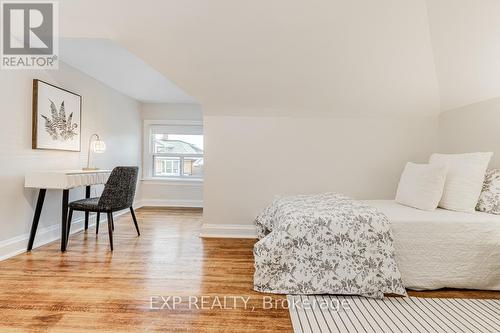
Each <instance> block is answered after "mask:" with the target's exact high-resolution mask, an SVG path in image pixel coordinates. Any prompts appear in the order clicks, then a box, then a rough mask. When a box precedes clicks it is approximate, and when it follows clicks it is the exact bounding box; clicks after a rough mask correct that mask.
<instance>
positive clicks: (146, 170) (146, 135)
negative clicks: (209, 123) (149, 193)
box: [142, 119, 203, 179]
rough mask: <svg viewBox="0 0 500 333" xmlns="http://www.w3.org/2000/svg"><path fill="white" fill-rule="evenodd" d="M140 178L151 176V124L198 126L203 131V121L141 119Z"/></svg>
mask: <svg viewBox="0 0 500 333" xmlns="http://www.w3.org/2000/svg"><path fill="white" fill-rule="evenodd" d="M142 125H143V126H142V178H145V179H148V178H152V176H153V175H152V170H153V159H152V158H151V156H152V153H151V150H152V147H151V135H150V134H151V126H154V125H167V126H168V125H174V126H182V125H185V126H200V127H201V130H202V132H203V121H201V120H149V119H145V120H143V121H142Z"/></svg>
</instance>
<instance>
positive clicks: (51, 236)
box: [0, 204, 136, 261]
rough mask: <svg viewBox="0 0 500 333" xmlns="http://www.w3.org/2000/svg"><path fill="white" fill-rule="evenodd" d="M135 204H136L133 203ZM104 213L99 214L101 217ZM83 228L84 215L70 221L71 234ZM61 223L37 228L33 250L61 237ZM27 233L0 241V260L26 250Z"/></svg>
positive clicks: (91, 217)
mask: <svg viewBox="0 0 500 333" xmlns="http://www.w3.org/2000/svg"><path fill="white" fill-rule="evenodd" d="M134 206H136V204H134ZM127 212H129V210H128V209H127V210H122V211H120V212H116V213H114V216H120V215H123V214H125V213H127ZM105 215H106V214H101V217H103V216H105ZM95 218H96V216H95V214H92V215H91V216H90V218H89V228H90V227H93V226H95ZM101 223H107V218H106V217H104V218H103V219H102V220H101ZM83 228H84V217H82V218H79V219H77V220H74V221H73V223H71V234H75V233H77V232H80V231H82V230H83ZM60 237H61V223H60V222H58V223H53V224H52V225H50V226H47V227H44V228H38V230H37V232H36V237H35V243H34V244H33V251H36V250H35V249H36V248H37V247H40V246H42V245H45V244H48V243H51V242H54V241H59V240H60V239H61V238H60ZM28 240H29V233H26V234H24V235H19V236H16V237H12V238H10V239H6V240H3V241H1V242H0V261H2V260H5V259H8V258H11V257H13V256H16V255H18V254H21V253H23V252H26V247H27V245H28Z"/></svg>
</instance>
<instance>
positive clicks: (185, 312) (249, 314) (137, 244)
mask: <svg viewBox="0 0 500 333" xmlns="http://www.w3.org/2000/svg"><path fill="white" fill-rule="evenodd" d="M201 217H202V213H201V211H200V210H189V209H153V208H143V209H139V210H137V218H138V220H139V226H140V228H141V237H137V236H136V233H135V229H134V225H133V223H132V219H131V217H130V216H129V215H128V214H126V215H123V216H121V217H118V218H117V219H116V221H115V233H114V241H115V244H114V246H115V250H114V252H113V253H111V252H110V251H109V244H108V235H107V232H106V231H107V228H102V226H101V228H100V234H99V235H98V236H97V237H96V235H95V230H94V229H90V230H88V231H87V232H80V233H78V234H75V235H72V236H71V237H70V241H69V244H68V251H67V252H66V253H61V252H60V251H59V243H58V242H54V243H51V244H49V245H46V246H43V247H40V248H37V249H34V250H33V251H32V252H31V253H25V254H20V255H18V256H16V257H14V258H11V259H8V260H5V261H2V262H0V331H1V332H11V331H12V332H87V331H99V332H144V331H161V332H275V331H281V332H291V322H290V318H289V315H288V310H287V309H285V308H283V307H280V306H277V307H275V306H273V307H272V308H270V309H264V306H270V304H271V303H269V302H267V303H263V297H269V296H271V297H272V299H273V300H274V301H275V302H277V303H278V304H279V302H280V301H281V300H283V296H279V295H263V294H260V293H256V292H253V291H252V274H253V254H252V246H253V243H254V240H245V239H201V238H199V237H198V232H199V228H200V225H201ZM410 294H412V295H418V296H425V297H427V296H429V297H474V298H476V297H477V298H483V297H484V298H500V293H499V292H481V291H458V290H441V291H433V292H410ZM159 296H164V299H163V300H162V299H161V298H160V297H159ZM168 296H172V297H173V296H180V297H182V300H181V302H180V304H176V305H175V309H174V308H173V307H174V302H177V301H178V299H177V298H175V299H174V298H172V297H171V298H170V299H168V298H167V297H168ZM189 296H192V297H191V298H189ZM202 296H206V298H204V299H203V300H204V301H205V302H206V303H202V298H201V297H202ZM224 296H226V299H225V300H226V302H227V303H226V305H225V306H224V304H223V303H222V302H223V301H224ZM234 296H236V297H234ZM151 297H153V299H152V298H151ZM195 297H196V298H195ZM239 297H249V301H248V303H247V304H246V306H245V300H246V298H244V299H240V298H239ZM152 300H153V301H152ZM190 301H191V304H190V303H189V302H190ZM217 301H220V302H221V303H220V305H221V306H220V307H219V306H218V305H219V303H217ZM234 301H236V303H234ZM266 301H268V299H266ZM214 302H215V305H216V307H215V308H213V309H210V307H211V305H213V304H214ZM272 304H275V303H272ZM161 306H163V308H162V309H160V307H161ZM169 307H170V308H169ZM196 307H198V308H196ZM221 307H222V309H221Z"/></svg>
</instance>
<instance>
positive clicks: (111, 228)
mask: <svg viewBox="0 0 500 333" xmlns="http://www.w3.org/2000/svg"><path fill="white" fill-rule="evenodd" d="M112 225H113V213H111V212H108V234H109V245H110V246H111V251H113V227H112Z"/></svg>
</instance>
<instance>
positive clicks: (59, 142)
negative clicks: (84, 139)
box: [31, 79, 82, 152]
mask: <svg viewBox="0 0 500 333" xmlns="http://www.w3.org/2000/svg"><path fill="white" fill-rule="evenodd" d="M81 121H82V96H80V95H79V94H76V93H74V92H72V91H69V90H66V89H64V88H61V87H57V86H55V85H53V84H50V83H48V82H45V81H42V80H39V79H34V80H33V113H32V142H31V143H32V149H48V150H63V151H73V152H79V151H81V132H82V128H81Z"/></svg>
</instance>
